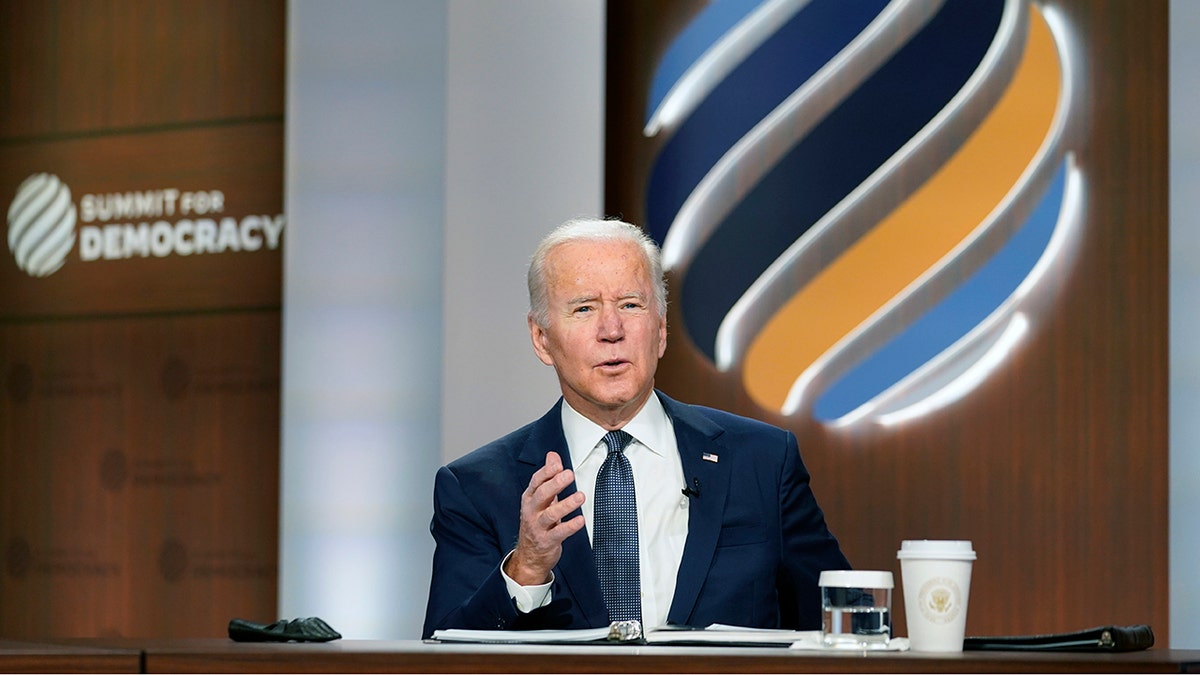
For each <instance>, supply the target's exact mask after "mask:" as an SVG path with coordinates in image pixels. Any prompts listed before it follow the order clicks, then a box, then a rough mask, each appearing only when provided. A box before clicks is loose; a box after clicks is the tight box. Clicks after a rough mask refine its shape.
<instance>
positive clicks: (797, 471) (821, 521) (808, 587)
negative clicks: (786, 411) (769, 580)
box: [778, 431, 850, 630]
mask: <svg viewBox="0 0 1200 675" xmlns="http://www.w3.org/2000/svg"><path fill="white" fill-rule="evenodd" d="M787 438H788V442H787V452H786V456H785V457H784V462H783V475H782V476H781V480H780V495H779V499H780V507H781V509H782V513H781V523H782V537H783V545H782V551H783V556H782V559H781V562H780V565H781V569H780V570H779V575H778V586H779V588H778V590H779V605H780V623H781V625H782V626H783V627H785V628H794V629H797V630H816V629H819V628H820V627H821V589H820V587H819V586H818V585H817V580H818V577H819V576H820V574H821V572H822V571H823V570H840V569H849V568H850V563H849V561H847V560H846V556H845V555H843V554H842V549H841V546H840V545H839V544H838V541H837V539H836V538H835V537H834V536H833V534H832V533H831V532H830V531H829V528H828V526H827V525H826V524H825V515H824V513H822V511H821V507H820V506H818V505H817V499H816V497H815V496H814V495H813V492H812V487H811V485H810V476H809V473H808V470H807V469H805V467H804V461H803V460H802V459H801V458H800V447H799V444H798V443H797V442H796V437H795V435H794V434H792V433H791V432H790V431H789V432H787Z"/></svg>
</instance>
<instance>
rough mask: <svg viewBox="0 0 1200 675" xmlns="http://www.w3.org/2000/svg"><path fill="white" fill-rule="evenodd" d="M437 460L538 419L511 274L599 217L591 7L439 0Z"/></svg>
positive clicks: (599, 44) (554, 388)
mask: <svg viewBox="0 0 1200 675" xmlns="http://www.w3.org/2000/svg"><path fill="white" fill-rule="evenodd" d="M449 14H450V56H449V73H448V80H447V99H448V101H449V103H448V111H447V115H448V118H447V119H448V122H447V126H448V138H447V151H446V281H445V291H446V310H445V330H444V332H445V336H446V342H445V350H446V352H445V353H446V357H445V363H444V368H443V391H444V401H445V405H444V407H443V412H444V414H445V417H444V419H443V422H442V449H443V450H442V452H443V455H444V457H445V459H447V460H449V459H452V458H454V457H458V456H460V455H463V454H465V453H467V452H469V451H470V450H472V449H474V448H475V447H478V446H479V445H481V444H483V443H485V442H487V441H489V440H491V439H493V438H495V437H497V436H500V435H502V434H504V433H507V432H508V431H511V430H512V429H515V428H516V427H518V426H520V425H522V424H524V423H525V422H528V421H530V420H532V419H534V418H535V417H538V416H540V415H541V414H542V413H544V412H545V411H546V410H547V409H548V408H549V407H550V405H551V404H553V402H554V401H555V400H556V399H557V397H558V395H559V390H558V384H557V380H556V379H555V376H554V372H553V371H552V370H551V369H550V368H548V367H546V366H544V365H542V363H541V362H540V361H538V360H537V358H536V357H535V356H534V354H533V350H532V347H531V346H530V341H529V332H528V329H527V327H526V322H525V314H526V311H527V309H528V295H527V293H526V291H525V267H526V264H527V262H528V260H529V255H530V254H531V253H532V252H533V248H534V246H535V245H536V244H537V241H538V240H539V239H540V238H541V236H542V235H543V234H545V233H546V232H548V231H549V230H550V229H551V228H552V227H553V226H555V225H557V224H558V223H559V222H561V221H564V220H566V219H568V218H570V217H572V216H577V215H600V212H601V209H602V208H603V136H604V134H603V121H604V2H603V1H602V0H586V1H580V0H573V1H571V2H562V1H561V0H509V1H506V2H478V1H476V0H451V2H450V3H449Z"/></svg>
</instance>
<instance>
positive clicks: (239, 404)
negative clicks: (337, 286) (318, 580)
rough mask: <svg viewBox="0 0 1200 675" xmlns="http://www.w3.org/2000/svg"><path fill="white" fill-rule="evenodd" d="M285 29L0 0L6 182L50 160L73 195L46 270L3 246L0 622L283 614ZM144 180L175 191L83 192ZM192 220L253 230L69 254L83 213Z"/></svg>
mask: <svg viewBox="0 0 1200 675" xmlns="http://www.w3.org/2000/svg"><path fill="white" fill-rule="evenodd" d="M285 29H286V26H285V5H284V3H283V2H282V1H272V2H253V3H243V2H236V1H228V2H223V1H215V2H208V1H204V2H192V1H188V0H164V1H157V0H154V1H145V2H143V1H141V0H113V1H110V2H103V1H101V2H87V1H61V2H53V1H52V2H38V1H33V0H29V1H25V0H15V1H11V2H5V3H3V4H2V5H0V201H2V202H3V204H4V206H5V208H6V209H7V208H8V206H9V205H10V204H12V203H13V202H14V199H15V197H16V195H17V190H18V186H19V185H20V184H21V182H22V181H23V180H25V178H26V177H28V176H31V175H33V174H36V173H40V172H48V173H51V174H54V175H56V176H57V177H58V178H59V179H60V180H61V181H62V183H63V184H64V185H65V186H66V187H67V188H68V189H70V191H71V202H72V204H73V205H74V206H75V208H76V210H77V222H76V224H75V234H76V241H75V243H74V245H73V247H72V249H71V251H70V252H69V254H68V255H67V257H66V259H65V260H64V262H63V264H62V266H61V267H60V268H59V269H57V270H56V271H54V272H52V273H50V274H48V275H46V276H41V277H37V276H32V275H30V274H27V273H26V272H24V271H22V269H21V268H19V267H18V265H17V264H15V258H14V256H12V255H8V254H7V253H6V254H5V256H4V258H3V259H2V260H0V378H3V379H2V382H3V390H0V548H2V550H3V567H0V634H2V635H6V636H10V637H47V636H71V637H88V636H140V637H188V636H211V637H215V636H221V635H224V632H225V626H226V624H227V622H228V621H229V619H231V618H233V617H235V616H240V617H244V618H249V619H254V620H261V621H273V620H274V619H276V618H278V617H276V616H275V612H276V595H277V590H276V587H277V576H278V573H277V556H278V500H279V478H278V462H279V378H280V303H281V297H280V296H281V264H282V248H281V247H282V240H283V236H284V235H283V234H282V230H281V231H280V232H279V236H278V237H277V238H275V239H273V241H272V242H271V243H273V244H274V245H268V242H267V237H266V235H265V230H264V229H263V227H262V224H261V221H262V220H263V219H271V222H272V224H273V225H275V226H277V227H280V228H283V227H285V222H286V219H285V218H284V216H283V214H282V210H283V168H282V165H283V104H284V101H283V64H284V59H285V51H284V35H285ZM161 190H175V191H177V192H178V194H179V197H178V198H177V199H176V200H175V201H174V206H175V208H174V209H172V210H170V211H163V212H156V213H150V214H146V213H140V212H138V213H128V212H127V213H122V214H116V215H114V216H113V217H99V218H96V219H91V220H89V219H87V218H86V216H85V215H84V213H85V209H84V207H83V204H82V201H83V200H84V199H88V198H90V197H100V198H104V196H106V195H126V194H130V193H137V194H146V193H152V192H156V191H161ZM184 193H193V194H197V195H198V194H205V195H209V196H215V195H217V194H219V197H220V199H219V208H216V207H213V208H199V207H197V206H195V205H194V206H193V207H192V208H191V209H190V211H189V212H185V208H184V206H183V199H184V198H183V196H182V195H183V194H184ZM193 204H196V202H194V203H193ZM201 211H204V212H203V213H202V212H201ZM201 219H208V220H211V221H212V223H213V226H214V227H224V228H225V230H223V232H226V233H233V232H239V233H247V232H248V233H250V235H251V238H252V239H254V241H251V240H250V239H238V240H237V241H238V242H240V243H238V244H236V245H233V246H232V247H231V245H230V242H231V241H232V240H231V239H226V240H224V241H223V243H222V245H221V247H220V248H221V250H220V251H219V252H217V251H210V252H205V253H199V252H195V251H190V250H186V249H180V248H173V247H168V248H164V249H161V250H160V251H159V252H158V253H157V254H155V253H151V254H149V255H145V254H134V255H131V256H129V257H123V256H122V257H119V258H117V259H107V258H106V257H104V256H100V257H98V258H97V257H95V256H94V255H93V256H92V257H89V256H88V255H87V254H85V253H84V250H85V248H86V246H85V244H84V239H85V237H86V236H87V234H86V233H85V230H87V229H88V228H92V232H91V234H93V235H95V234H96V233H97V232H103V231H104V230H105V228H109V229H113V228H115V231H120V230H122V228H126V227H130V228H137V227H139V226H142V225H143V224H145V225H146V226H155V227H161V228H166V230H162V231H167V230H169V231H171V232H185V231H186V232H188V233H191V232H193V231H194V227H198V225H197V223H198V222H199V221H200V220H201ZM183 221H188V222H189V223H190V225H183V226H182V227H184V228H185V229H179V228H180V227H181V223H183ZM10 227H11V222H10ZM188 227H192V228H193V229H192V230H188V229H186V228H188ZM188 236H189V237H190V236H192V235H190V234H189V235H188ZM188 240H189V241H192V242H193V243H194V239H191V238H189V239H188ZM164 241H165V240H164ZM247 242H249V245H247Z"/></svg>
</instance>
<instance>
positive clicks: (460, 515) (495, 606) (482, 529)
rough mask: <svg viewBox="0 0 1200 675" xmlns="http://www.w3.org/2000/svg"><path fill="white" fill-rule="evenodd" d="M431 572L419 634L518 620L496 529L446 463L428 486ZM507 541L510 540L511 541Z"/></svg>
mask: <svg viewBox="0 0 1200 675" xmlns="http://www.w3.org/2000/svg"><path fill="white" fill-rule="evenodd" d="M429 531H430V533H431V534H433V540H434V551H433V575H432V577H431V580H430V587H429V603H428V605H427V606H426V610H425V626H424V629H423V631H422V637H425V638H428V637H430V636H431V635H432V634H433V631H435V630H438V629H442V628H470V629H488V630H495V629H503V628H508V627H510V626H511V625H512V624H513V623H514V622H516V621H517V614H518V613H517V608H516V605H515V603H514V602H513V600H512V598H510V597H509V596H508V589H507V588H506V587H505V584H504V577H503V576H501V574H500V561H501V560H503V559H504V555H505V553H507V550H502V544H501V542H500V541H499V540H498V532H497V529H496V526H495V523H494V520H493V521H489V519H488V518H485V517H484V515H483V514H481V513H480V512H479V510H478V509H476V507H475V504H473V503H472V502H471V500H470V498H469V497H468V495H467V492H466V491H465V490H464V489H463V486H462V484H461V483H460V482H459V479H458V476H456V475H455V474H454V473H453V472H452V471H451V470H450V469H449V468H447V467H442V468H440V469H438V472H437V477H436V478H435V480H434V487H433V520H432V521H431V522H430V525H429ZM511 543H512V542H510V544H511Z"/></svg>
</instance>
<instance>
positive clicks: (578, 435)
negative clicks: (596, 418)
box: [562, 392, 673, 467]
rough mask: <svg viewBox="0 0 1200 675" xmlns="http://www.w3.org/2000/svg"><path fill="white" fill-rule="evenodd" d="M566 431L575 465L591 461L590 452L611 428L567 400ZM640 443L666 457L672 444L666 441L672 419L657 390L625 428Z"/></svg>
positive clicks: (563, 418)
mask: <svg viewBox="0 0 1200 675" xmlns="http://www.w3.org/2000/svg"><path fill="white" fill-rule="evenodd" d="M562 425H563V434H564V435H565V436H566V437H567V448H568V450H569V451H570V453H571V465H572V466H575V467H578V466H580V465H582V464H583V462H584V461H586V460H587V457H588V455H590V454H591V453H592V451H593V450H596V448H597V446H598V445H599V444H600V441H601V440H602V439H603V438H604V434H605V433H607V430H606V429H605V428H604V427H602V426H600V425H599V424H596V423H595V422H593V421H591V420H589V419H588V418H586V417H584V416H583V415H582V414H580V413H579V412H578V411H576V410H575V409H574V408H572V407H571V404H570V403H567V402H566V400H565V399H564V400H563V406H562ZM621 428H622V429H624V430H625V431H627V432H629V435H630V436H633V437H634V439H635V440H637V442H638V443H640V444H641V445H643V446H645V448H646V449H647V450H649V451H650V452H652V453H654V454H656V455H659V456H662V455H663V449H664V448H667V447H670V446H669V445H668V444H667V443H666V440H665V438H666V434H668V433H672V432H673V429H672V426H671V418H670V417H669V416H668V415H667V411H666V410H665V409H664V408H663V405H662V401H660V400H659V399H658V394H657V392H654V393H652V394H651V396H650V398H648V399H646V404H645V405H643V406H642V409H641V410H639V411H638V413H637V414H636V415H634V416H633V419H631V420H629V422H628V423H626V424H625V426H624V427H621Z"/></svg>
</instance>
